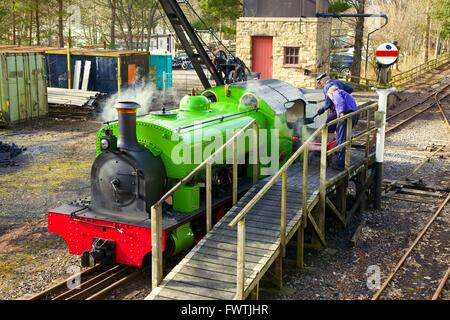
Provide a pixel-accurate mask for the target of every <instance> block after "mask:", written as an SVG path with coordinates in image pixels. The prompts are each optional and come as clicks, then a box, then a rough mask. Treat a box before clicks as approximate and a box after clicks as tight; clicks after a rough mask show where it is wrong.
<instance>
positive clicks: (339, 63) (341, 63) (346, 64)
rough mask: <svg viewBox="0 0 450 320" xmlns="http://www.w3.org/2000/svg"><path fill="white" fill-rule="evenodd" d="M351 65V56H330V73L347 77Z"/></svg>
mask: <svg viewBox="0 0 450 320" xmlns="http://www.w3.org/2000/svg"><path fill="white" fill-rule="evenodd" d="M352 65H353V56H352V55H350V54H334V55H332V56H331V61H330V66H331V70H332V71H336V72H339V73H342V74H345V75H349V74H350V72H351V70H352Z"/></svg>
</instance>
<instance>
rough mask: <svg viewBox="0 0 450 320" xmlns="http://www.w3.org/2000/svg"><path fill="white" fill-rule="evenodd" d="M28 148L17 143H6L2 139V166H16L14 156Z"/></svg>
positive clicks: (0, 145)
mask: <svg viewBox="0 0 450 320" xmlns="http://www.w3.org/2000/svg"><path fill="white" fill-rule="evenodd" d="M25 150H27V148H24V147H19V146H17V145H16V144H15V143H6V142H2V141H0V166H14V165H16V163H15V162H14V160H13V159H14V158H15V157H17V156H18V155H19V154H21V153H22V152H23V151H25Z"/></svg>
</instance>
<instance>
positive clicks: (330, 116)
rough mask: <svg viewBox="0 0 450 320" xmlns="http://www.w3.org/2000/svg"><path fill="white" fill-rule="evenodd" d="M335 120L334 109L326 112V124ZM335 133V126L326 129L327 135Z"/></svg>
mask: <svg viewBox="0 0 450 320" xmlns="http://www.w3.org/2000/svg"><path fill="white" fill-rule="evenodd" d="M336 118H337V114H336V109H334V107H333V108H331V109H330V110H328V114H327V123H328V122H331V121H333V120H336ZM335 131H336V125H335V124H333V125H332V126H329V127H328V133H334V132H335Z"/></svg>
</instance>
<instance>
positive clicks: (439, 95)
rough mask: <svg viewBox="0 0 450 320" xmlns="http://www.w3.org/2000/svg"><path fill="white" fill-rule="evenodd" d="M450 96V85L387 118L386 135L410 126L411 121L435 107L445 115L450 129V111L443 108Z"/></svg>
mask: <svg viewBox="0 0 450 320" xmlns="http://www.w3.org/2000/svg"><path fill="white" fill-rule="evenodd" d="M449 96H450V84H446V85H444V86H442V87H440V88H439V89H437V90H436V91H434V92H433V93H431V94H428V95H426V96H425V97H424V98H421V99H420V100H419V101H417V102H415V103H414V104H413V105H411V106H409V107H407V108H405V109H403V110H401V111H399V112H396V113H394V114H391V115H389V116H388V117H387V118H386V121H387V122H388V125H387V128H386V134H388V133H390V132H393V131H395V130H397V129H399V128H401V127H403V126H405V125H406V124H408V123H409V122H410V121H411V120H413V119H414V118H416V117H417V116H419V115H421V114H422V113H424V112H425V111H428V110H430V109H431V108H433V107H438V108H439V110H440V112H441V114H442V115H443V117H444V119H445V121H446V123H447V126H448V127H449V129H450V125H449V117H450V115H446V114H447V113H448V111H446V110H445V108H444V107H443V106H442V103H443V101H445V100H446V99H447V98H448V97H449Z"/></svg>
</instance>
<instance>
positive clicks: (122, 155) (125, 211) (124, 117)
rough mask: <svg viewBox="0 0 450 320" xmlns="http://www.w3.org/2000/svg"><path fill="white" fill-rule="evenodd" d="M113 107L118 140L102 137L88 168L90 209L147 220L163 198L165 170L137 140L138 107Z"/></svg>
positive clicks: (122, 104) (124, 104) (123, 104)
mask: <svg viewBox="0 0 450 320" xmlns="http://www.w3.org/2000/svg"><path fill="white" fill-rule="evenodd" d="M115 107H116V109H117V112H118V126H119V133H118V139H117V142H116V139H115V137H114V136H113V135H112V132H111V131H108V130H106V132H105V135H104V136H103V137H102V140H101V147H102V151H105V152H102V153H101V154H100V155H99V156H98V157H97V158H96V159H95V162H94V164H93V166H92V171H91V185H92V188H91V198H92V202H91V206H90V209H92V210H93V211H95V212H98V213H103V214H107V215H108V216H116V217H120V218H121V219H128V220H130V221H133V220H136V219H139V220H143V219H146V218H148V215H149V214H148V212H149V211H150V207H151V206H152V205H153V204H154V203H155V202H156V201H158V200H159V199H160V198H161V196H162V195H163V192H164V190H165V183H166V172H165V167H164V164H163V162H162V160H161V158H160V157H159V156H154V155H153V154H152V153H151V152H150V151H149V150H148V149H147V148H145V146H144V145H141V144H140V143H139V142H138V140H137V134H136V112H137V109H138V108H139V107H140V106H139V104H137V103H135V102H119V103H117V104H116V106H115ZM116 145H117V147H115V146H116ZM108 151H110V152H108Z"/></svg>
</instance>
